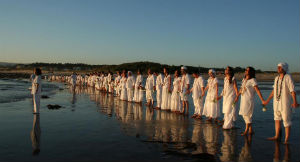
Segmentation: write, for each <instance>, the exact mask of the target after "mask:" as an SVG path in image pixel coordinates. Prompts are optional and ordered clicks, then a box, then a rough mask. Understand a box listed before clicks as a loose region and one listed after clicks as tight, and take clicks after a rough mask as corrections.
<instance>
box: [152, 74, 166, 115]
mask: <svg viewBox="0 0 300 162" xmlns="http://www.w3.org/2000/svg"><path fill="white" fill-rule="evenodd" d="M154 74H155V75H156V76H157V77H156V81H155V85H156V107H155V109H158V110H159V109H160V108H161V99H162V96H161V95H162V86H163V80H164V77H163V76H162V74H161V73H157V72H155V73H154Z"/></svg>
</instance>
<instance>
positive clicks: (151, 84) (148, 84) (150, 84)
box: [145, 75, 155, 90]
mask: <svg viewBox="0 0 300 162" xmlns="http://www.w3.org/2000/svg"><path fill="white" fill-rule="evenodd" d="M154 86H155V82H154V76H153V75H148V77H147V80H146V86H145V89H146V90H153V87H154Z"/></svg>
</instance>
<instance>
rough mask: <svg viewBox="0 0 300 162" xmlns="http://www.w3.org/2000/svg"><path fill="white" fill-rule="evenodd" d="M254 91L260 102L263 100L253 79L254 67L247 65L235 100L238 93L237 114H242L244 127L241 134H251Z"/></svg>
mask: <svg viewBox="0 0 300 162" xmlns="http://www.w3.org/2000/svg"><path fill="white" fill-rule="evenodd" d="M255 92H256V93H257V95H258V96H259V98H260V100H261V102H262V103H263V102H264V99H263V97H262V95H261V92H260V90H259V88H258V85H257V82H256V79H255V69H254V68H253V67H247V68H246V71H245V78H244V79H243V80H242V87H241V89H240V92H239V93H238V95H237V97H236V99H235V102H237V100H238V98H239V96H240V95H242V96H241V104H240V111H239V114H240V115H241V116H243V119H244V121H245V124H246V127H245V131H244V132H243V133H241V135H243V136H244V135H246V134H247V133H249V134H253V133H254V132H253V129H252V115H253V109H254V95H255Z"/></svg>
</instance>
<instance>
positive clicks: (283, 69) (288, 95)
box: [263, 63, 299, 143]
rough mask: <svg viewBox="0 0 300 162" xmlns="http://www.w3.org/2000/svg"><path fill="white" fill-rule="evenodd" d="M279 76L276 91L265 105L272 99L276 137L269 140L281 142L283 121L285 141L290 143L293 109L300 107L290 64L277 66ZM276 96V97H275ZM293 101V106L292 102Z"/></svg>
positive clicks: (275, 86)
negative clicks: (289, 70)
mask: <svg viewBox="0 0 300 162" xmlns="http://www.w3.org/2000/svg"><path fill="white" fill-rule="evenodd" d="M277 71H278V74H279V75H278V76H277V77H276V78H275V80H274V86H273V87H274V89H273V91H272V92H271V94H270V96H269V98H268V99H267V100H266V101H265V102H264V103H263V104H264V105H267V104H268V103H269V102H270V100H271V99H272V98H274V99H273V109H274V120H275V136H274V137H270V138H268V139H269V140H279V139H280V130H281V125H280V121H281V120H282V121H283V126H284V127H285V140H284V143H288V140H289V136H290V131H291V125H292V109H291V107H293V108H296V107H298V106H299V104H298V102H297V97H296V92H295V85H294V81H293V79H292V77H291V75H290V74H288V64H287V63H279V64H278V66H277ZM274 94H275V97H274ZM292 100H293V104H292V102H291V101H292Z"/></svg>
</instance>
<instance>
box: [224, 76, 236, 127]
mask: <svg viewBox="0 0 300 162" xmlns="http://www.w3.org/2000/svg"><path fill="white" fill-rule="evenodd" d="M234 81H235V78H234V77H233V78H232V82H231V84H230V82H229V80H228V79H227V78H226V77H225V78H224V88H223V91H222V96H223V113H224V124H223V128H224V129H231V128H232V127H233V126H234V123H233V121H235V120H236V117H235V116H236V113H235V112H236V106H235V105H233V104H234V100H235V97H236V93H235V90H234V86H233V82H234Z"/></svg>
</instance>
